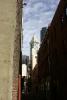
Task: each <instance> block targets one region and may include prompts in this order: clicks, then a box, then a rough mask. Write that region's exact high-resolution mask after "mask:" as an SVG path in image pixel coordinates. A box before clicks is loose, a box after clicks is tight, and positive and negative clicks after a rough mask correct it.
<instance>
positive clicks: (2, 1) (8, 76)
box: [0, 0, 21, 100]
mask: <svg viewBox="0 0 67 100" xmlns="http://www.w3.org/2000/svg"><path fill="white" fill-rule="evenodd" d="M20 2H21V1H20ZM20 8H21V7H19V5H18V3H17V0H0V100H17V95H18V73H19V72H18V69H19V54H20V29H21V14H20V12H21V10H20ZM18 12H19V13H18ZM17 15H18V16H17ZM19 16H20V17H19ZM17 19H18V20H17ZM14 83H16V84H14ZM14 95H15V97H14Z"/></svg>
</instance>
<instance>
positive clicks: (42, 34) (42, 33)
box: [40, 27, 47, 42]
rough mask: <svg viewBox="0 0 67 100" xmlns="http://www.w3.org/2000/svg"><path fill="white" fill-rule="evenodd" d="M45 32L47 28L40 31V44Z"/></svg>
mask: <svg viewBox="0 0 67 100" xmlns="http://www.w3.org/2000/svg"><path fill="white" fill-rule="evenodd" d="M46 32H47V27H43V28H42V29H41V32H40V42H42V41H43V39H44V38H45V34H46Z"/></svg>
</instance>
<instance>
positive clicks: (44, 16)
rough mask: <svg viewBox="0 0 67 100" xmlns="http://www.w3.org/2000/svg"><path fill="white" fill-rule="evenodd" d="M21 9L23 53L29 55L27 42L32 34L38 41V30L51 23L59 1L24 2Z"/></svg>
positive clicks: (31, 0)
mask: <svg viewBox="0 0 67 100" xmlns="http://www.w3.org/2000/svg"><path fill="white" fill-rule="evenodd" d="M25 2H27V6H25V7H24V9H23V29H24V31H23V33H24V38H23V49H22V50H23V53H24V54H27V55H29V42H30V40H31V38H32V35H33V34H36V36H37V37H38V39H39V35H40V30H41V28H42V27H44V26H45V27H46V26H48V25H49V24H50V23H51V20H52V18H53V16H54V13H55V11H56V8H57V5H58V3H59V0H25Z"/></svg>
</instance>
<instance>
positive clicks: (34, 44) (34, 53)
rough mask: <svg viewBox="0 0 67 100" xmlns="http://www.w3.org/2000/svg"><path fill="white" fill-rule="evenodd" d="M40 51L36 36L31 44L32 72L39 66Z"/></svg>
mask: <svg viewBox="0 0 67 100" xmlns="http://www.w3.org/2000/svg"><path fill="white" fill-rule="evenodd" d="M38 49H39V41H38V39H37V38H36V37H35V36H33V37H32V40H31V42H30V63H31V67H32V70H33V69H34V67H35V66H36V64H37V52H38Z"/></svg>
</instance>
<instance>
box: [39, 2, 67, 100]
mask: <svg viewBox="0 0 67 100" xmlns="http://www.w3.org/2000/svg"><path fill="white" fill-rule="evenodd" d="M66 37H67V0H65V1H64V0H60V3H59V5H58V8H57V10H56V13H55V15H54V17H53V20H52V22H51V24H50V26H49V27H48V32H47V34H46V37H45V38H44V40H43V42H42V44H41V47H40V49H39V52H38V80H39V87H40V91H45V92H44V93H45V94H44V95H45V96H46V98H47V99H49V98H50V100H59V99H62V98H63V100H65V99H66V98H67V85H66V84H67V79H66V76H67V68H66V66H67V61H66V59H67V39H66Z"/></svg>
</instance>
